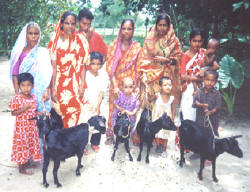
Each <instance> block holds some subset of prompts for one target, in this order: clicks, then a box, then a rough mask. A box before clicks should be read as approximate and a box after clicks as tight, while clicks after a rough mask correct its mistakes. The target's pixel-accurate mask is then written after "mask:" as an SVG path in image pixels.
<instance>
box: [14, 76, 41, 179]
mask: <svg viewBox="0 0 250 192" xmlns="http://www.w3.org/2000/svg"><path fill="white" fill-rule="evenodd" d="M33 85H34V79H33V76H32V75H31V74H30V73H21V74H19V75H18V86H19V89H20V90H21V93H20V94H17V95H15V96H14V97H13V98H12V100H11V101H10V103H9V108H10V110H11V115H13V116H16V125H15V130H14V135H13V146H12V153H11V160H12V161H15V162H17V164H18V167H19V172H20V173H21V174H26V175H31V174H32V172H28V171H27V168H29V166H30V165H29V160H30V159H31V158H33V160H34V161H41V159H42V156H41V153H40V144H39V137H38V128H37V126H36V121H35V120H28V119H31V118H33V117H35V116H36V114H37V112H36V107H37V104H36V101H35V96H34V95H32V94H31V93H30V92H31V89H32V88H33Z"/></svg>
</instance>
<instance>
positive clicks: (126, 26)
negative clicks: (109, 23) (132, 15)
mask: <svg viewBox="0 0 250 192" xmlns="http://www.w3.org/2000/svg"><path fill="white" fill-rule="evenodd" d="M133 34H134V29H133V26H132V23H131V22H130V21H126V22H125V23H123V25H122V30H121V38H122V40H131V39H132V37H133Z"/></svg>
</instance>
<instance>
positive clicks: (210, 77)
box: [204, 74, 217, 92]
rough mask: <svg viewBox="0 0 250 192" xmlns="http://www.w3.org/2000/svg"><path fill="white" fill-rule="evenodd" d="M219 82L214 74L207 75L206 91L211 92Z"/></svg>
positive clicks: (205, 81)
mask: <svg viewBox="0 0 250 192" xmlns="http://www.w3.org/2000/svg"><path fill="white" fill-rule="evenodd" d="M216 82H217V80H216V78H215V76H214V75H213V74H206V75H205V77H204V86H205V91H207V92H208V91H210V90H211V89H212V88H213V87H214V86H215V84H216Z"/></svg>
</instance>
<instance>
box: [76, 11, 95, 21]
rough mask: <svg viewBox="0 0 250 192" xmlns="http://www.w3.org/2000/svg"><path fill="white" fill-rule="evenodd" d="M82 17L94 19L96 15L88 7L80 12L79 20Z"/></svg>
mask: <svg viewBox="0 0 250 192" xmlns="http://www.w3.org/2000/svg"><path fill="white" fill-rule="evenodd" d="M82 18H86V19H88V20H90V21H92V20H93V19H94V16H93V14H92V13H91V11H90V10H89V9H88V8H83V9H82V10H80V11H79V13H78V20H79V21H80V20H81V19H82Z"/></svg>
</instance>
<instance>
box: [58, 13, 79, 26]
mask: <svg viewBox="0 0 250 192" xmlns="http://www.w3.org/2000/svg"><path fill="white" fill-rule="evenodd" d="M68 16H73V17H74V18H75V22H76V14H75V13H72V12H70V11H66V12H64V13H63V15H62V18H61V21H60V24H61V28H60V29H61V30H63V27H62V24H63V23H64V21H65V19H66V18H67V17H68Z"/></svg>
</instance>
